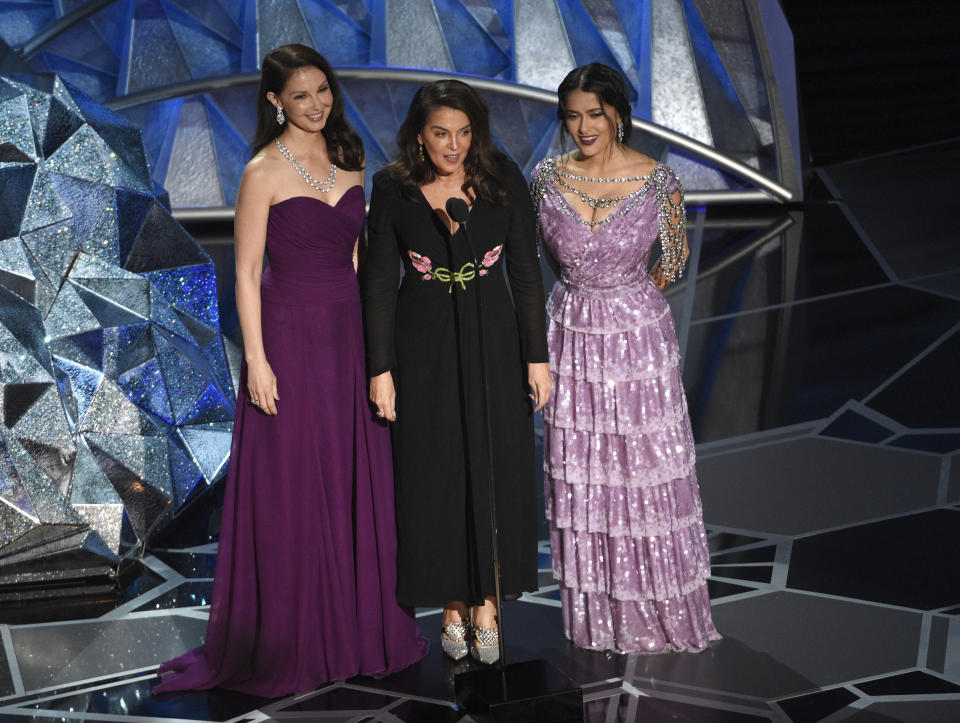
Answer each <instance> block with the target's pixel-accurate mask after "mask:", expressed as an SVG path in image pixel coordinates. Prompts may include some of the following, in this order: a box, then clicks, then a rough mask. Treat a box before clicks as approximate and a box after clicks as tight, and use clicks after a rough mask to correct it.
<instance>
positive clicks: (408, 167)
mask: <svg viewBox="0 0 960 723" xmlns="http://www.w3.org/2000/svg"><path fill="white" fill-rule="evenodd" d="M438 108H453V109H454V110H460V111H463V112H464V113H466V115H467V118H469V119H470V130H471V138H470V150H469V151H467V157H466V158H465V159H464V160H463V170H464V174H465V175H466V178H465V179H464V182H463V186H462V187H461V188H462V189H463V192H464V193H465V194H467V195H472V196H474V197H477V196H479V197H480V198H482V199H483V200H485V201H487V202H489V203H502V202H503V201H504V199H505V198H506V195H507V188H506V182H505V181H504V178H503V174H502V173H501V172H500V168H499V164H500V162H501V160H502V159H503V158H504V155H503V153H501V152H500V151H499V150H498V149H497V147H496V146H495V145H494V144H493V141H492V140H491V138H490V114H489V111H488V110H487V104H486V103H485V102H484V100H483V98H481V97H480V96H479V94H478V93H477V91H475V90H474V89H473V88H471V87H470V86H469V85H467V84H466V83H462V82H461V81H459V80H437V81H435V82H433V83H427V84H426V85H424V86H421V87H420V89H419V90H418V91H417V92H416V94H415V95H414V96H413V100H411V101H410V107H409V108H408V109H407V117H406V118H405V119H404V121H403V124H402V125H401V126H400V130H399V131H397V147H398V148H399V149H400V151H399V154H398V156H397V159H396V160H395V161H394V162H393V163H391V164H390V166H389V168H390V173H391V175H392V176H393V178H394V180H396V181H397V183H399V184H400V186H401V188H402V189H403V191H404V193H406V194H407V195H411V194H413V193H415V192H416V188H417V186H422V185H424V184H427V183H430V182H431V181H433V180H434V179H435V178H436V177H437V172H436V169H434V167H433V164H432V163H431V162H430V159H429V158H427V157H424V158H422V159H421V158H420V153H419V151H420V142H419V141H418V140H417V136H418V135H420V133H422V132H423V130H424V128H425V127H426V125H427V119H428V118H429V117H430V114H431V113H432V112H433V111H435V110H437V109H438Z"/></svg>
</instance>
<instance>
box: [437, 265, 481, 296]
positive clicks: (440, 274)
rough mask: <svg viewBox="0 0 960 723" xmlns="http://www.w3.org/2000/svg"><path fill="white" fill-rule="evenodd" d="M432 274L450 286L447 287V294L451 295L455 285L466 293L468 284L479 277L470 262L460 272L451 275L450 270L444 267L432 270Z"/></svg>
mask: <svg viewBox="0 0 960 723" xmlns="http://www.w3.org/2000/svg"><path fill="white" fill-rule="evenodd" d="M431 273H433V275H434V276H435V277H436V278H438V279H439V280H440V281H442V282H444V283H445V284H450V286H448V287H447V292H448V293H451V294H452V293H453V285H454V284H460V288H462V289H463V290H464V291H466V290H467V282H468V281H471V280H473V279H474V278H476V276H477V272H476V270H475V267H474V265H473V262H472V261H468V262H467V263H465V264H464V265H463V266H461V267H460V270H459V271H454V272H452V273H451V271H450V269H448V268H445V267H443V266H438V267H437V268H435V269H431Z"/></svg>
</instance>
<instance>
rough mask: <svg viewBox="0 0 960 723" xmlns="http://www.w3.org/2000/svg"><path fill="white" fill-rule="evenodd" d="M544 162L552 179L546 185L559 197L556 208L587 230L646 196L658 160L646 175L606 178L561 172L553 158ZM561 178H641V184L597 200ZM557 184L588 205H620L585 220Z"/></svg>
mask: <svg viewBox="0 0 960 723" xmlns="http://www.w3.org/2000/svg"><path fill="white" fill-rule="evenodd" d="M544 163H549V165H550V168H549V171H548V174H549V176H550V177H552V180H553V183H551V184H550V185H551V187H552V188H553V191H554V192H555V193H556V194H557V196H558V197H559V198H560V209H561V210H562V211H563V212H564V213H565V214H566V215H567V216H569V217H570V218H571V219H572V220H574V221H576V222H577V223H579V224H580V225H581V226H586V227H587V228H589V229H590V231H591V232H592V231H593V230H594V229H596V228H597V227H599V226H602V225H603V224H605V223H607V222H609V221H614V220H616V219H618V218H620V217H621V216H625V215H626V214H628V213H630V211H631V210H632V209H633V207H634V206H636V205H637V204H638V203H639V202H640V200H641V199H643V198H644V197H645V196H646V195H647V192H648V191H649V190H650V188H651V185H652V184H651V181H652V180H653V178H654V175H655V174H656V172H657V169H659V168H660V164H659V163H658V164H657V165H656V166H655V167H654V169H653V170H652V171H651V172H650V175H648V176H625V177H623V178H609V179H607V178H591V177H589V176H578V175H576V174H572V173H569V172H568V171H562V170H561V169H560V168H559V167H558V166H557V164H556V162H555V161H554V160H553V159H548V160H547V161H544ZM561 177H566V178H571V179H573V180H577V181H587V182H589V181H593V182H596V183H618V182H619V183H627V182H631V181H641V180H642V181H644V184H643V185H642V186H640V188H638V189H637V190H636V191H632V192H630V193H627V194H625V195H623V196H614V197H611V198H606V199H599V198H594V197H593V196H590V195H588V194H585V193H583V192H581V191H580V190H579V189H577V188H575V187H573V186H572V185H571V184H569V183H566V182H565V181H564V180H562V178H561ZM558 186H560V187H561V188H565V189H568V190H569V191H571V192H572V193H576V194H577V195H579V196H580V199H581V200H582V201H584V202H585V203H588V204H589V206H590V208H603V209H606V208H613V207H615V206H617V205H618V204H620V207H619V208H618V209H617V210H616V211H614V212H613V213H611V214H610V215H608V216H604V217H603V218H601V219H600V220H599V221H588V220H587V219H585V218H584V217H583V216H581V215H580V214H579V213H577V210H576V209H575V208H573V206H571V205H570V201H569V200H568V199H567V197H566V196H564V195H563V193H562V192H561V191H560V188H558Z"/></svg>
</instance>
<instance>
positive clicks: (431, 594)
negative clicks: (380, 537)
mask: <svg viewBox="0 0 960 723" xmlns="http://www.w3.org/2000/svg"><path fill="white" fill-rule="evenodd" d="M397 143H398V146H399V148H400V152H399V157H398V158H397V160H396V161H394V162H393V163H392V164H390V165H389V166H387V167H386V168H384V169H382V170H381V171H380V172H379V173H377V174H376V175H375V176H374V179H373V195H372V197H371V201H370V214H369V218H368V239H369V246H368V255H367V260H366V273H367V276H366V291H365V314H366V317H365V319H366V334H367V357H368V372H369V374H370V377H371V379H370V399H371V401H372V402H373V404H374V405H375V406H376V407H377V410H378V414H380V415H381V416H383V417H385V418H386V419H387V420H389V421H390V422H391V423H392V425H391V426H392V430H393V449H394V460H395V463H396V464H395V468H396V473H397V480H396V485H397V487H396V490H397V535H398V543H399V563H398V564H399V583H398V591H397V592H398V598H399V600H400V601H401V603H403V604H405V605H411V606H421V607H424V606H431V607H433V606H436V607H443V608H444V613H443V633H442V644H443V649H444V650H445V651H446V652H447V653H448V654H449V655H451V657H454V658H461V657H463V656H464V655H466V653H467V651H468V648H469V649H470V651H471V653H472V655H473V656H474V657H475V658H477V659H478V660H481V661H483V662H493V661H494V660H496V651H497V630H496V619H495V606H494V604H493V599H494V598H493V595H494V576H493V563H492V557H493V555H492V549H491V541H490V537H491V536H490V508H489V490H488V451H487V450H488V447H487V425H486V421H485V419H484V415H483V397H482V394H483V383H482V379H481V376H480V351H479V349H480V348H479V342H478V333H477V332H478V328H477V326H478V324H482V325H483V333H484V348H485V360H486V369H487V376H488V382H489V384H488V388H489V411H490V428H491V430H492V440H491V441H492V456H493V478H494V485H495V491H496V495H497V497H496V498H497V527H498V532H499V534H498V538H497V539H498V550H499V557H500V567H501V573H502V592H503V594H504V595H505V596H517V595H519V594H520V593H522V592H523V591H527V590H535V589H536V588H537V547H536V546H537V532H536V531H537V522H536V520H537V514H536V490H535V469H534V465H535V462H534V438H533V412H534V411H536V410H538V409H540V408H541V407H543V405H544V404H546V402H547V398H548V397H549V395H550V387H551V378H550V372H549V366H548V363H547V359H548V355H547V344H546V332H545V314H544V300H543V281H542V279H541V276H540V264H539V259H538V255H537V247H536V233H535V219H534V214H533V210H532V206H531V204H530V200H529V194H528V190H527V184H526V181H525V180H524V178H523V175H522V173H521V172H520V169H519V168H518V167H517V166H516V164H514V163H513V162H511V161H510V160H508V159H507V158H506V157H505V156H504V155H503V154H502V153H500V152H499V151H498V150H497V149H496V148H495V146H494V145H493V143H492V141H491V139H490V131H489V119H488V114H487V108H486V104H485V103H484V102H483V100H482V99H481V98H480V96H479V95H477V93H476V92H475V91H474V90H473V89H472V88H470V86H468V85H466V84H465V83H461V82H459V81H455V80H442V81H438V82H435V83H430V84H427V85H425V86H423V87H422V88H420V90H419V91H417V93H416V95H415V96H414V98H413V101H412V102H411V104H410V108H409V110H408V112H407V117H406V120H405V121H404V123H403V125H402V126H401V128H400V131H399V132H398V134H397ZM449 198H459V199H461V200H463V201H465V202H466V203H467V204H468V206H469V208H470V213H469V217H468V222H467V224H466V226H467V228H468V232H469V234H470V240H471V241H472V242H473V244H474V246H475V247H476V252H477V256H478V258H477V261H478V263H477V264H475V263H474V257H473V253H472V252H471V248H470V245H469V243H468V239H467V238H466V236H465V233H464V229H463V228H462V227H460V226H459V225H458V224H457V223H456V222H455V221H454V220H453V219H451V218H450V217H449V216H448V215H447V213H446V211H445V210H444V209H445V207H446V202H447V200H448V199H449ZM504 263H505V265H506V276H507V277H509V280H510V287H509V289H508V287H507V283H506V278H505V276H504V273H503V266H504ZM401 264H402V268H403V272H404V273H403V276H402V282H401ZM398 287H399V288H398ZM477 294H479V296H480V302H481V303H480V308H481V309H482V314H480V313H478V304H477ZM511 297H512V298H511ZM530 399H532V400H533V404H532V405H531V403H530ZM468 608H472V609H471V610H470V613H472V615H468ZM471 617H472V622H471ZM471 640H472V641H473V645H470V641H471Z"/></svg>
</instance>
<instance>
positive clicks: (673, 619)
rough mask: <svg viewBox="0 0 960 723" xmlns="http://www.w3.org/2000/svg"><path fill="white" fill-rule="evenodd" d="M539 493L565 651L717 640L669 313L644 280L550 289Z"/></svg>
mask: <svg viewBox="0 0 960 723" xmlns="http://www.w3.org/2000/svg"><path fill="white" fill-rule="evenodd" d="M548 313H549V315H550V319H551V321H550V328H549V333H548V338H549V344H550V366H551V370H552V372H553V374H554V394H553V399H552V400H551V402H550V404H549V405H548V407H547V408H546V410H545V412H544V422H545V424H544V427H545V440H544V469H545V475H544V486H545V490H544V493H545V498H546V500H547V503H546V504H547V518H548V519H549V520H550V538H551V550H552V555H553V572H554V576H555V577H556V578H557V580H558V581H559V582H560V592H561V599H562V602H563V623H564V628H565V631H566V634H567V637H569V638H570V640H572V641H573V642H574V643H575V644H576V645H579V646H581V647H585V648H593V649H599V650H615V651H621V652H646V653H657V652H663V651H668V650H702V649H704V648H706V647H707V646H708V645H709V641H710V640H715V639H718V638H719V637H720V636H719V634H718V633H717V631H716V628H715V627H714V625H713V620H712V618H711V614H710V600H709V597H708V595H707V588H706V580H707V577H708V576H709V574H710V559H709V552H708V550H707V545H706V533H705V531H704V527H703V513H702V509H701V505H700V493H699V489H698V487H697V478H696V469H695V464H694V463H695V458H694V446H693V437H692V433H691V430H690V421H689V417H688V414H687V406H686V399H685V396H684V393H683V386H682V383H681V378H680V370H679V349H678V344H677V338H676V331H675V329H674V324H673V318H672V316H671V314H670V309H669V307H668V306H667V303H666V301H665V300H664V298H663V296H662V295H661V294H660V293H659V292H658V291H657V290H656V288H655V287H654V285H653V283H652V282H650V281H649V280H645V281H644V282H642V283H640V284H637V285H634V286H632V287H621V288H620V289H618V290H607V291H601V290H594V291H591V290H590V289H575V288H572V287H567V286H564V285H563V284H562V283H559V282H558V284H557V285H556V287H554V290H553V293H552V294H551V297H550V301H549V304H548Z"/></svg>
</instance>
